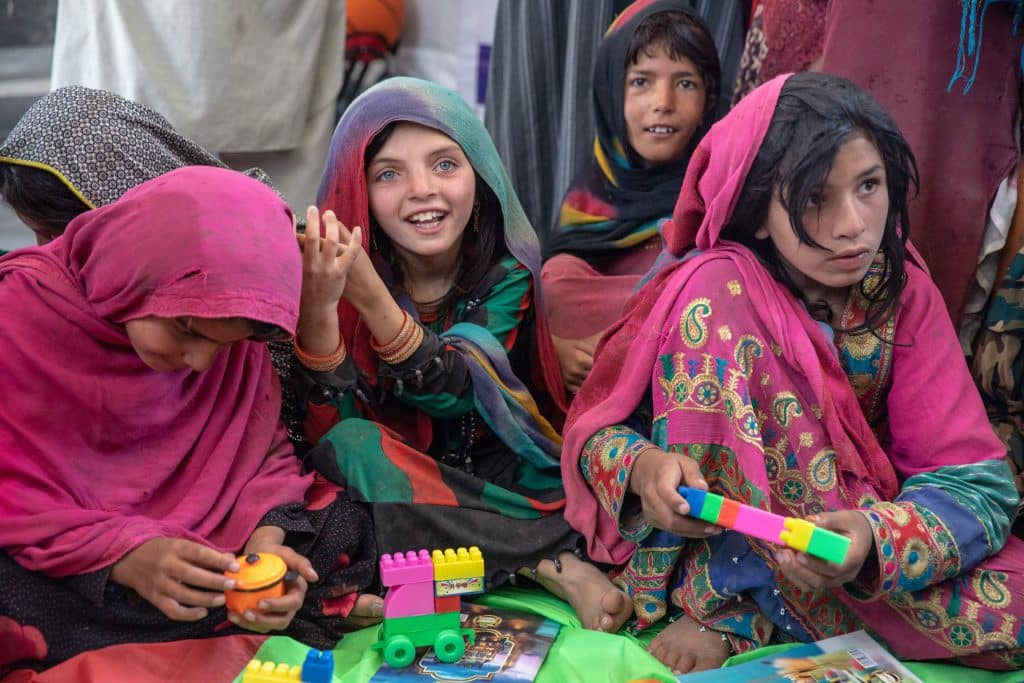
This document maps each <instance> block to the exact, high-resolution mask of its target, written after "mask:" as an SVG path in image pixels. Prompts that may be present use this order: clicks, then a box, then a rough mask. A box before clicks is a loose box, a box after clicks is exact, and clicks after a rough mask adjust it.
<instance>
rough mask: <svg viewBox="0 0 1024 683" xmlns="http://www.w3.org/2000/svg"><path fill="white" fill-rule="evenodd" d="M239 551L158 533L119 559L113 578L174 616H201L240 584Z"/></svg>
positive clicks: (189, 618)
mask: <svg viewBox="0 0 1024 683" xmlns="http://www.w3.org/2000/svg"><path fill="white" fill-rule="evenodd" d="M226 571H238V563H237V562H236V561H235V556H234V555H231V554H229V553H222V552H218V551H216V550H214V549H213V548H208V547H206V546H204V545H200V544H199V543H195V542H193V541H187V540H185V539H183V538H153V539H150V540H148V541H146V542H145V543H143V544H142V545H140V546H139V547H138V548H136V549H135V550H133V551H131V552H130V553H128V554H127V555H125V556H124V557H122V558H121V559H120V560H118V561H117V562H116V563H115V564H114V566H113V568H112V569H111V570H110V579H111V581H114V582H116V583H119V584H121V585H122V586H127V587H129V588H132V589H134V590H135V592H136V593H138V594H139V595H140V596H142V597H143V598H145V599H146V600H148V601H149V602H151V603H152V604H153V606H155V607H156V608H157V609H158V610H160V611H161V612H163V613H164V614H166V615H167V617H168V618H170V619H174V620H175V621H199V620H200V619H204V618H205V617H206V615H207V614H208V609H209V608H211V607H221V606H223V605H224V591H226V590H230V589H232V588H234V587H235V582H234V581H233V580H231V579H229V578H227V577H226V576H224V572H226Z"/></svg>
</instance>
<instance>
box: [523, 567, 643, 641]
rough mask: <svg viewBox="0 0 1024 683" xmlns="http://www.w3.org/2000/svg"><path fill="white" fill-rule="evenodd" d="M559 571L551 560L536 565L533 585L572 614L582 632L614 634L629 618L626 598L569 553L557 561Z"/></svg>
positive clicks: (598, 572) (601, 574) (630, 609)
mask: <svg viewBox="0 0 1024 683" xmlns="http://www.w3.org/2000/svg"><path fill="white" fill-rule="evenodd" d="M558 559H559V560H561V562H562V571H561V572H558V571H556V569H555V563H554V562H552V561H551V560H541V561H540V564H538V565H537V581H538V582H539V583H540V584H541V585H542V586H544V587H545V588H546V589H548V590H549V591H551V592H552V593H554V594H555V595H557V596H558V597H560V598H562V599H563V600H565V601H566V602H568V603H569V604H570V605H572V608H573V609H574V610H576V616H578V617H579V619H580V623H582V624H583V628H589V629H592V630H594V631H604V632H605V633H615V632H616V631H618V630H619V629H620V628H621V627H622V625H623V624H624V623H625V622H626V619H628V618H629V617H630V615H631V614H633V603H631V602H630V600H629V596H627V595H626V594H625V593H623V592H622V591H621V590H619V589H618V588H616V586H615V584H613V583H612V582H611V580H609V578H608V575H607V574H605V573H604V572H602V571H601V570H600V569H598V568H597V567H595V566H594V565H592V564H590V563H589V562H584V561H583V560H581V559H580V558H578V557H576V556H575V555H573V554H572V553H570V552H563V553H562V554H561V555H560V556H559V558H558Z"/></svg>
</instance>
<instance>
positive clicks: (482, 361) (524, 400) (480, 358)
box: [465, 344, 562, 446]
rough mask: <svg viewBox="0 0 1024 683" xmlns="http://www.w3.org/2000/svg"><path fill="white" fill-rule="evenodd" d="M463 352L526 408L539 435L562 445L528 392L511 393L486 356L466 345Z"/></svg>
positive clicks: (560, 439) (559, 436) (560, 436)
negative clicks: (539, 432)
mask: <svg viewBox="0 0 1024 683" xmlns="http://www.w3.org/2000/svg"><path fill="white" fill-rule="evenodd" d="M465 350H466V351H468V352H469V354H470V355H471V356H472V357H473V359H474V360H475V361H476V363H477V365H479V366H480V367H481V368H483V369H484V371H485V372H486V373H487V374H488V376H489V377H490V378H491V379H492V380H494V383H495V384H497V385H498V386H499V387H501V388H502V391H504V392H506V393H507V394H509V395H510V396H512V397H513V398H515V400H516V403H518V404H519V405H521V406H523V407H524V408H526V412H528V413H529V414H530V416H531V417H532V418H533V419H534V421H535V422H536V423H537V427H539V428H540V431H541V434H543V435H544V437H545V438H547V439H549V440H551V441H552V442H554V443H555V444H556V445H558V446H561V445H562V435H561V434H559V433H558V432H557V431H556V430H555V428H554V427H552V426H551V423H550V422H548V420H547V418H546V417H544V416H543V415H541V413H540V409H539V408H538V407H537V402H536V401H534V400H533V395H532V394H531V393H530V392H529V391H524V392H516V391H512V390H511V389H509V388H508V386H507V385H505V384H503V383H502V381H501V380H500V379H499V378H498V375H497V374H496V373H495V371H494V367H493V366H492V365H491V361H490V359H488V358H487V356H485V355H483V354H482V353H479V352H478V351H477V349H476V348H475V347H474V346H473V345H472V344H467V345H466V347H465Z"/></svg>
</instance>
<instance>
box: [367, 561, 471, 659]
mask: <svg viewBox="0 0 1024 683" xmlns="http://www.w3.org/2000/svg"><path fill="white" fill-rule="evenodd" d="M484 576H485V574H484V558H483V555H482V554H481V553H480V548H478V547H476V546H473V547H471V548H469V549H468V550H467V549H466V548H458V549H453V548H447V549H445V550H444V551H441V550H435V551H434V552H433V553H428V552H427V551H426V550H420V551H414V550H410V551H409V552H406V553H394V554H393V555H392V554H390V553H384V554H383V555H381V556H380V581H381V583H382V584H384V585H385V586H387V587H388V593H387V595H385V596H384V623H382V624H381V626H380V631H379V632H378V639H377V642H376V643H374V644H373V645H371V646H370V647H371V649H373V650H383V651H384V661H386V662H387V663H388V664H389V665H390V666H392V667H394V668H396V669H399V668H402V667H405V666H409V665H410V664H412V660H413V659H415V658H416V648H417V647H423V646H430V645H433V646H434V654H435V655H436V656H437V658H438V659H439V660H441V661H442V662H457V661H459V659H461V658H462V655H463V654H464V653H465V652H466V640H465V639H466V638H469V642H470V643H473V642H474V638H475V637H476V633H475V631H473V629H471V628H462V622H461V618H460V614H459V612H460V609H461V607H462V603H461V596H463V595H473V594H476V593H483V592H484Z"/></svg>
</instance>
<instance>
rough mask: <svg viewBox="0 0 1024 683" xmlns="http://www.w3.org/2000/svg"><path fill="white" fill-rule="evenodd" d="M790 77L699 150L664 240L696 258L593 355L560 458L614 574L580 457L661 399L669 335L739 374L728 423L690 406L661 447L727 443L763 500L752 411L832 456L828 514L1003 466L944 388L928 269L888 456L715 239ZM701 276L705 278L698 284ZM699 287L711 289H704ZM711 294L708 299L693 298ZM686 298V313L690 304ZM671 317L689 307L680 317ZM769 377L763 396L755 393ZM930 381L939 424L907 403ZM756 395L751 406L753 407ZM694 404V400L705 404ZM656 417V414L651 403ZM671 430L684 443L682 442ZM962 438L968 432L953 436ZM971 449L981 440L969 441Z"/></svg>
mask: <svg viewBox="0 0 1024 683" xmlns="http://www.w3.org/2000/svg"><path fill="white" fill-rule="evenodd" d="M787 77H788V76H780V77H778V78H776V79H774V80H772V81H770V82H768V83H766V84H764V85H762V86H761V87H760V88H758V89H757V90H755V91H754V92H752V93H751V94H749V95H748V96H747V97H746V98H744V99H743V100H742V101H741V102H740V103H739V105H737V107H736V108H735V109H733V111H732V112H730V113H729V115H727V116H726V117H725V118H724V119H723V120H722V121H720V122H718V123H717V124H716V125H715V126H714V127H713V128H712V129H711V131H710V132H709V133H708V135H707V136H705V138H704V139H703V140H702V142H701V144H700V145H699V146H698V148H697V150H696V151H695V153H694V156H693V158H692V160H691V162H690V166H689V168H688V170H687V174H686V178H685V180H684V182H683V188H682V192H681V194H680V197H679V202H678V203H677V205H676V208H675V213H674V216H673V220H672V222H671V223H669V224H668V225H667V226H666V228H665V231H664V234H665V238H666V243H667V245H668V248H669V250H670V251H671V252H672V253H674V254H676V255H679V254H683V253H685V252H686V251H687V250H688V249H690V248H691V247H692V246H694V245H696V246H697V247H698V248H699V249H701V250H702V253H700V254H699V255H697V256H694V257H693V258H690V259H689V260H686V261H683V262H680V263H677V264H675V265H674V266H672V267H670V268H668V269H666V270H665V271H662V272H661V273H659V275H658V276H656V277H655V279H654V280H653V281H652V282H650V283H648V285H646V286H645V287H644V288H643V289H642V290H641V291H640V292H639V293H638V294H637V295H636V296H635V297H634V298H633V299H632V300H631V301H630V302H629V303H628V304H627V309H626V310H627V313H626V315H625V317H624V318H623V319H622V320H620V321H619V322H618V323H617V324H616V326H615V327H613V328H612V329H611V330H610V331H609V333H608V334H607V335H606V336H605V338H604V339H603V340H602V343H601V345H600V346H599V347H598V350H597V355H596V360H595V364H594V368H593V370H592V371H591V374H590V376H589V377H588V379H587V381H586V382H585V383H584V385H583V387H582V388H581V391H580V392H579V393H578V394H577V396H576V400H575V401H574V403H573V405H572V410H571V411H570V414H569V418H568V421H567V423H566V430H565V445H564V450H563V457H562V475H563V479H564V481H565V487H566V493H567V496H566V511H565V517H566V519H567V520H568V521H569V523H570V524H572V525H573V526H574V527H575V528H576V529H578V530H579V531H580V532H581V533H583V534H584V536H585V537H586V539H587V542H588V551H589V553H590V556H591V557H593V558H594V559H596V560H599V561H603V562H612V563H616V564H620V563H622V562H624V561H625V560H627V559H628V558H629V556H630V554H631V553H632V550H633V544H632V543H630V542H628V541H626V540H624V539H623V538H622V537H621V536H620V535H619V531H618V525H617V520H615V519H613V518H612V517H610V516H609V515H608V514H606V513H605V511H604V510H603V509H602V507H601V506H600V505H599V503H598V500H597V498H596V497H595V492H594V491H593V490H592V489H591V488H590V487H589V486H588V484H587V482H586V481H585V480H584V478H583V476H582V474H581V471H580V455H581V452H582V450H583V447H584V445H585V444H586V442H587V440H588V439H589V438H590V437H591V436H593V435H594V434H595V433H596V432H598V431H599V430H600V429H602V428H604V427H608V426H612V425H616V424H619V423H622V422H624V421H625V420H626V419H627V418H628V417H629V416H630V414H631V413H632V412H633V410H634V409H635V408H636V407H637V406H638V404H639V403H640V400H641V399H642V397H643V395H644V393H645V392H646V391H648V390H653V391H654V393H655V395H656V396H658V395H661V394H662V392H663V389H664V387H661V386H659V385H658V384H655V385H654V386H653V387H652V370H655V369H658V368H659V367H660V366H657V365H656V364H657V363H659V356H660V355H661V354H662V353H664V351H663V349H665V348H671V347H672V345H671V344H670V343H669V341H670V338H669V337H675V338H676V341H677V343H678V341H679V340H678V338H679V336H680V335H692V336H690V337H689V339H690V340H692V339H694V338H700V343H699V344H696V343H694V344H693V346H692V347H691V348H694V349H696V348H701V349H703V350H704V352H705V354H710V355H706V358H708V359H711V360H713V359H714V358H727V359H732V358H733V357H735V364H736V367H737V368H740V370H741V374H742V376H737V377H734V378H732V379H734V380H736V382H735V383H736V386H737V389H736V391H737V392H739V393H737V395H736V396H732V398H730V397H729V396H726V397H725V400H726V401H727V402H729V401H731V402H732V403H731V411H732V412H729V410H728V408H729V407H728V406H727V412H729V415H731V417H730V419H729V420H728V421H725V422H723V421H722V420H720V419H717V418H714V417H712V416H710V415H708V416H706V417H702V416H701V414H700V412H699V409H697V410H696V411H694V412H687V411H685V410H683V411H680V412H678V413H674V414H673V416H674V417H673V419H671V420H669V421H668V423H669V427H668V429H669V431H673V432H676V433H672V434H669V435H668V437H669V438H668V441H669V442H670V443H691V444H721V445H725V446H727V447H728V448H729V449H730V450H732V451H733V452H735V453H736V458H737V466H738V468H739V473H737V474H742V476H743V477H744V478H745V479H746V480H748V481H749V482H750V483H751V484H753V485H754V486H756V487H757V488H758V489H759V490H760V491H769V490H771V487H770V486H769V483H768V474H767V471H766V463H767V458H766V457H765V455H766V452H765V449H766V448H768V447H769V445H777V444H769V439H768V438H767V437H764V438H763V439H762V435H761V434H760V427H759V424H760V423H761V422H762V419H761V418H758V416H757V411H758V410H763V411H773V413H772V415H771V417H772V418H773V419H776V420H777V421H778V422H779V424H782V425H786V426H790V427H791V426H793V425H795V424H796V422H797V420H791V419H790V418H793V417H794V416H795V417H799V420H798V421H799V422H800V423H802V424H804V425H806V430H807V431H808V434H807V436H806V437H804V436H803V435H802V434H799V433H798V434H797V436H799V437H800V438H799V439H798V440H801V441H802V440H804V439H808V440H811V439H813V441H814V442H815V443H818V444H821V443H826V444H827V445H828V447H829V448H830V449H831V451H834V454H833V453H826V452H825V451H822V452H821V453H818V456H822V457H823V458H824V459H822V458H818V462H820V464H821V465H822V466H824V467H825V471H826V473H834V478H833V479H832V480H831V483H829V485H828V486H827V487H824V486H823V489H826V488H827V490H825V491H823V492H822V493H821V498H822V500H823V502H824V503H825V504H826V505H827V506H828V507H829V508H832V509H835V508H849V507H856V506H857V505H858V502H859V501H861V500H863V499H864V497H866V496H868V497H874V498H875V499H883V500H892V498H893V497H894V496H895V495H896V494H897V493H898V490H899V481H900V480H901V479H903V478H906V477H908V476H910V475H911V474H915V473H917V472H923V471H930V470H932V469H934V468H936V467H939V466H942V465H950V464H956V463H966V462H969V461H972V460H981V459H989V458H996V457H1001V456H1000V455H999V444H998V441H997V440H994V438H993V440H986V439H985V438H983V437H984V434H980V433H979V431H978V430H977V429H972V428H971V425H978V424H984V423H985V418H984V412H983V408H982V407H981V404H980V401H973V402H972V400H971V396H972V395H973V394H974V393H975V392H974V391H973V387H971V386H970V384H969V376H968V375H967V374H966V372H964V373H962V374H963V377H964V381H965V382H966V384H965V385H964V386H959V385H957V386H955V387H954V386H949V384H950V383H951V382H953V383H955V380H956V379H957V376H956V375H955V374H952V375H951V374H950V373H949V372H947V370H948V369H949V368H950V367H953V365H951V364H953V363H956V362H957V361H958V362H959V363H960V365H961V366H962V365H963V359H962V357H960V358H955V357H952V356H951V355H950V354H956V355H957V356H959V347H957V346H956V344H955V335H954V334H953V331H952V327H951V325H950V323H949V320H948V318H946V317H945V316H943V315H941V300H940V299H939V296H938V293H937V290H935V287H934V285H932V284H931V283H930V282H929V281H928V278H927V275H926V274H925V273H924V271H922V270H920V269H919V268H917V267H916V266H914V265H913V264H910V263H908V276H909V284H908V287H907V291H906V292H905V294H904V297H903V299H902V302H901V303H902V305H901V312H900V315H902V316H903V318H902V324H901V325H898V326H897V329H898V330H903V331H904V336H903V337H900V336H899V333H898V336H897V341H898V342H900V343H901V344H905V346H899V347H897V350H898V351H899V353H901V354H902V353H908V354H910V353H914V354H919V356H918V357H915V362H903V363H900V364H898V367H897V363H896V360H894V361H893V367H894V370H893V373H894V374H893V377H892V388H891V390H890V393H889V396H888V398H887V400H888V405H889V406H892V405H893V404H894V402H897V403H899V407H900V411H899V412H900V413H901V415H902V416H903V417H904V418H906V417H908V416H911V417H912V418H913V419H904V420H902V421H901V424H899V425H893V426H892V432H893V434H892V438H893V445H892V447H891V449H890V450H891V452H892V456H893V457H892V459H890V455H888V454H887V453H886V452H885V450H883V448H882V447H881V445H880V444H879V443H878V440H877V439H876V438H875V435H874V434H873V433H872V431H871V428H870V426H869V425H868V423H867V420H866V419H865V417H864V413H863V412H862V410H861V407H860V405H859V403H858V399H857V396H856V395H855V394H854V392H853V389H852V388H851V386H850V381H849V379H848V378H847V376H846V374H845V372H844V370H843V368H842V366H841V365H840V364H839V361H838V359H837V357H836V354H835V352H834V351H833V349H832V347H831V346H830V344H829V341H828V340H827V339H826V338H825V336H824V335H823V334H822V332H821V330H820V328H819V326H818V324H817V323H816V322H815V321H814V320H812V319H811V318H810V316H809V315H808V314H807V312H806V310H805V309H804V307H803V306H802V305H801V304H800V303H799V302H798V301H797V300H796V299H795V298H794V297H793V296H792V295H791V294H790V293H789V292H788V290H786V288H785V287H784V286H782V285H781V284H780V283H778V282H777V281H775V280H774V279H773V278H772V277H771V275H770V274H769V273H768V271H767V270H766V269H765V268H764V267H763V266H761V264H760V263H759V262H758V260H757V259H756V257H755V256H754V255H753V253H751V252H750V251H749V250H748V249H746V248H745V247H741V246H739V245H736V244H734V243H730V242H723V241H721V240H720V239H719V235H720V233H721V230H722V229H723V227H724V226H725V224H726V222H727V221H728V219H729V217H730V216H731V214H732V211H733V208H734V207H735V203H736V200H737V198H738V196H739V194H740V191H741V190H742V188H743V183H744V181H745V179H746V176H747V173H748V172H749V170H750V167H751V165H752V163H753V160H754V158H755V157H756V155H757V152H758V149H759V147H760V145H761V142H762V141H763V139H764V135H765V133H766V132H767V129H768V125H769V123H770V121H771V117H772V114H773V112H774V109H775V105H776V103H777V101H778V98H779V93H780V91H781V89H782V86H783V84H784V82H785V80H786V78H787ZM698 271H700V274H699V275H695V274H696V273H697V272H698ZM708 277H711V278H712V279H713V280H715V281H714V282H711V281H708V279H707V278H708ZM722 278H725V279H726V280H727V281H728V282H727V284H728V287H726V286H725V285H726V283H724V282H720V281H718V280H721V279H722ZM726 290H728V291H726ZM722 292H724V293H725V295H724V298H722V296H723V294H722ZM741 295H742V297H741ZM710 296H715V297H717V298H716V299H715V300H714V301H712V300H711V299H702V298H701V297H710ZM687 302H689V304H690V305H689V306H685V304H686V303H687ZM741 303H742V305H740V304H741ZM712 306H714V307H715V311H716V315H715V319H714V321H715V324H714V325H707V324H706V323H705V322H704V321H705V319H707V318H708V317H709V316H710V314H711V308H712ZM680 307H683V308H686V310H685V311H684V312H683V318H682V319H680V317H679V314H680V313H679V312H680V310H681V308H680ZM722 313H725V316H724V317H723V316H722ZM723 322H725V323H727V324H726V325H722V323H723ZM748 333H749V334H748ZM748 336H749V337H750V338H749V339H747V337H748ZM744 340H747V342H748V343H744ZM686 341H687V339H683V342H686ZM762 341H763V342H764V343H761V342H762ZM944 341H949V343H948V344H943V343H942V342H944ZM922 350H923V352H922ZM894 353H895V352H894ZM661 362H664V358H662V359H661ZM731 362H732V361H731V360H730V363H731ZM712 365H714V364H713V363H712ZM755 368H756V376H755V374H754V371H755ZM687 369H690V370H693V371H694V372H695V373H699V372H701V370H699V369H698V368H678V369H677V372H685V371H686V370H687ZM708 371H710V372H714V368H713V367H712V368H711V369H710V370H709V369H705V370H704V372H708ZM729 372H732V370H730V371H729ZM661 374H662V373H661V372H653V377H654V380H653V381H654V382H658V377H659V376H660V375H661ZM748 375H749V376H748ZM677 377H681V376H680V375H677ZM755 379H756V380H757V381H756V382H755ZM748 380H749V381H748ZM768 381H770V382H771V388H770V389H769V388H766V387H765V386H764V384H763V383H764V382H768ZM937 383H938V385H940V386H943V387H944V388H943V391H948V392H952V394H951V395H955V396H959V397H961V402H960V403H959V404H951V405H950V406H944V408H945V407H949V408H950V410H948V411H946V410H942V411H940V412H942V413H943V414H941V415H938V414H936V415H925V414H922V408H916V409H915V408H914V406H915V405H920V403H921V402H920V401H917V402H916V403H915V397H916V396H917V394H916V392H918V391H920V390H921V388H922V387H927V386H929V385H930V386H936V385H937ZM680 386H682V385H680ZM730 386H731V385H730ZM673 390H675V389H673ZM787 390H788V391H789V392H790V394H791V395H792V397H793V398H794V400H793V401H789V402H787V401H785V400H779V397H780V396H781V395H782V394H781V393H780V392H784V391H787ZM748 392H749V393H748ZM755 392H756V393H757V394H758V395H757V396H756V397H755V398H756V403H751V394H754V393H755ZM762 394H764V395H762ZM694 396H696V399H697V401H698V402H699V400H700V399H702V398H705V397H702V396H699V395H697V394H695V395H694ZM707 398H710V397H707ZM770 398H774V399H775V402H772V401H769V400H768V399H770ZM680 400H684V399H682V398H680ZM766 401H768V402H766ZM975 404H977V405H975ZM663 407H664V406H663ZM932 408H933V409H934V405H933V406H932ZM655 409H656V412H657V410H658V406H657V405H656V406H655ZM776 411H777V412H778V414H776ZM744 415H745V417H744ZM936 420H942V421H944V422H946V423H947V427H949V428H948V429H944V430H935V429H934V425H935V424H936ZM725 424H728V425H730V426H729V427H728V431H726V430H724V429H723V425H725ZM958 427H964V429H963V430H958ZM680 429H682V430H684V431H685V434H680V433H678V432H679V430H680ZM811 432H814V433H811ZM936 432H940V433H936ZM961 433H962V434H964V435H970V436H969V437H966V436H965V437H963V438H961V437H960V436H959V434H961ZM979 434H980V436H979ZM989 436H991V434H989ZM970 439H976V440H977V443H967V442H966V441H965V440H967V441H969V440H970ZM817 448H819V449H820V448H821V446H820V445H819V446H817ZM797 450H799V449H797ZM800 457H803V456H802V455H801V456H800ZM808 457H810V456H808ZM815 457H817V456H815ZM953 458H956V460H953ZM613 485H614V484H613ZM778 503H779V501H776V504H778Z"/></svg>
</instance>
